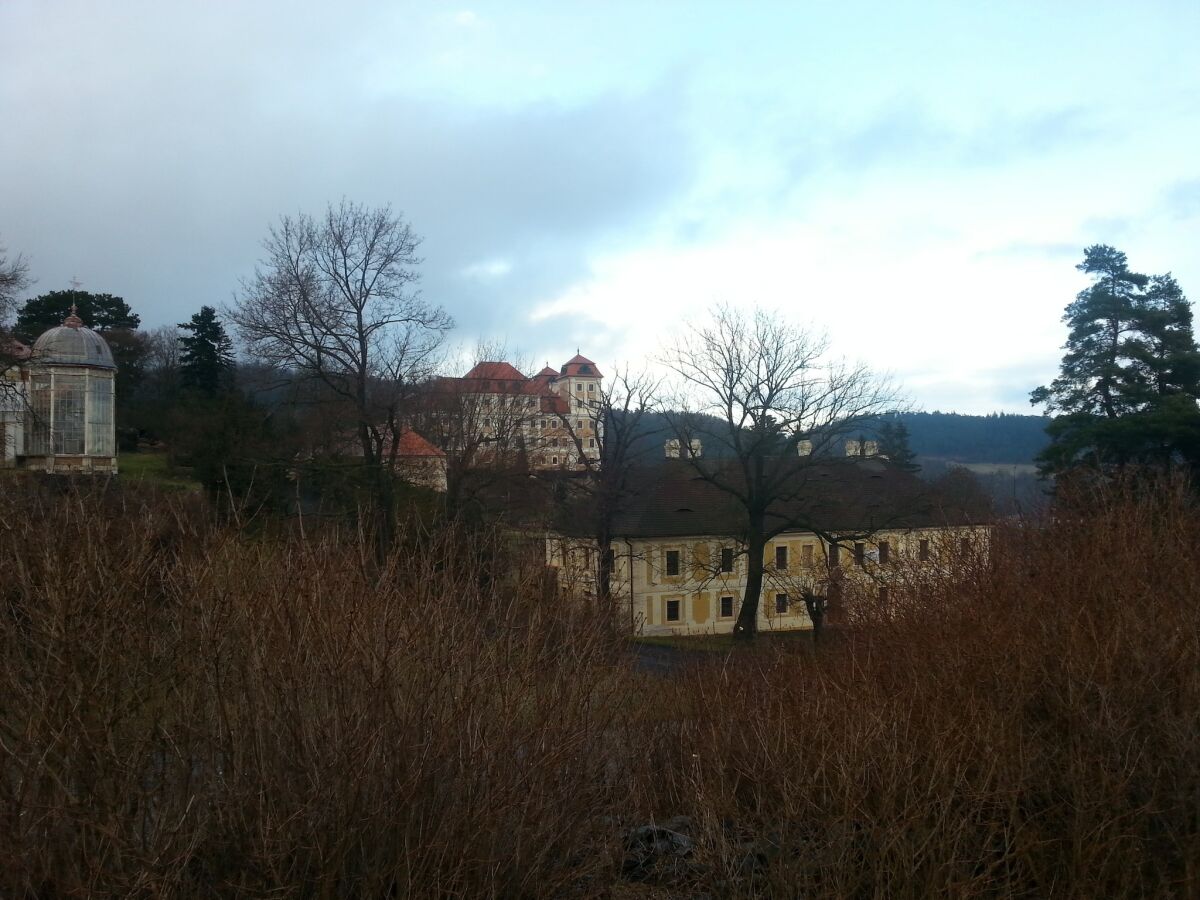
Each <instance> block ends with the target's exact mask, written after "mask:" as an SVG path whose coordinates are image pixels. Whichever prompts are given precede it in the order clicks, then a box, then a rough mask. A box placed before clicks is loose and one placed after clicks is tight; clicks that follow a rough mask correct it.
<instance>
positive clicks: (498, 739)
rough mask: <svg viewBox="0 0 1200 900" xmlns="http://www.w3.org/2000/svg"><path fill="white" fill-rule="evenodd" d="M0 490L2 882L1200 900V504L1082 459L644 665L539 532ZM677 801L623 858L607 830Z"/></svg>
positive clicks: (539, 893) (53, 890)
mask: <svg viewBox="0 0 1200 900" xmlns="http://www.w3.org/2000/svg"><path fill="white" fill-rule="evenodd" d="M187 502H188V501H180V500H177V499H170V500H168V499H161V498H157V497H154V496H150V495H140V494H137V493H135V492H132V491H129V490H125V491H116V490H113V489H110V490H108V491H95V492H88V491H78V490H74V489H71V490H63V491H60V492H56V493H53V494H52V493H50V492H47V491H46V490H44V489H40V490H39V489H34V488H31V487H30V488H21V489H19V490H14V491H10V492H8V493H7V494H5V495H4V496H3V497H0V895H3V896H12V897H52V896H145V897H150V896H154V897H158V896H167V897H193V896H273V897H275V896H311V897H378V896H397V897H399V896H406V897H433V896H443V897H451V896H454V897H482V896H498V897H553V896H612V895H614V893H615V895H617V896H638V895H640V894H639V893H638V892H640V891H648V892H649V893H647V894H646V895H647V896H654V895H656V894H654V893H653V892H654V891H658V892H659V893H658V894H657V896H677V895H678V896H689V895H690V894H692V893H694V892H699V891H705V892H708V893H709V894H710V895H712V896H785V897H790V896H827V897H860V896H862V897H866V896H887V897H916V896H922V897H924V896H930V895H949V896H1028V897H1043V896H1078V897H1098V896H1193V895H1196V894H1197V893H1198V892H1200V890H1198V888H1197V885H1198V884H1200V879H1198V877H1197V876H1198V873H1197V870H1196V867H1197V860H1200V840H1198V835H1200V628H1198V626H1200V575H1198V574H1197V573H1196V567H1195V565H1194V563H1193V557H1194V545H1195V542H1196V540H1197V537H1198V535H1200V527H1198V526H1200V515H1198V512H1197V508H1196V506H1195V504H1194V501H1193V499H1192V495H1191V494H1190V493H1189V491H1188V490H1187V488H1186V487H1184V486H1182V485H1178V484H1160V485H1158V486H1157V488H1156V489H1154V490H1147V489H1146V487H1145V486H1144V485H1140V486H1127V487H1125V488H1118V489H1113V490H1108V491H1098V492H1096V493H1095V494H1094V495H1092V496H1088V497H1077V498H1073V500H1072V502H1070V503H1064V504H1062V505H1061V506H1060V508H1059V511H1058V514H1057V516H1056V518H1055V519H1054V520H1052V521H1049V522H1046V523H1028V524H1025V525H1021V526H1005V527H1003V528H1001V529H1000V530H999V531H998V532H997V534H996V535H995V537H994V539H993V542H992V550H991V553H990V554H988V555H986V556H984V555H982V554H977V555H974V556H971V557H964V558H963V559H961V560H960V561H959V562H958V563H957V564H955V565H954V566H952V567H948V568H947V570H946V571H945V572H944V575H943V576H942V577H940V578H938V579H936V580H934V581H930V580H929V579H926V578H920V577H917V576H916V575H915V574H913V576H912V577H910V578H907V579H906V578H905V577H902V576H904V575H905V573H903V572H897V573H896V581H897V583H898V584H903V585H906V587H897V588H896V589H895V590H894V591H893V592H892V594H891V595H890V596H889V598H888V606H887V608H879V607H872V606H871V605H869V604H868V603H866V602H862V603H860V604H859V605H858V606H857V607H856V608H855V609H854V617H853V620H854V623H855V627H854V630H853V632H852V633H851V634H850V636H849V637H847V638H846V639H845V640H842V641H839V642H831V644H830V646H828V647H825V648H817V649H815V650H814V649H813V648H812V647H811V646H810V645H809V642H807V641H787V642H775V643H771V642H768V641H763V642H762V646H760V647H758V648H755V649H754V650H753V651H751V652H741V651H737V652H734V653H733V654H731V655H729V656H728V657H707V658H706V659H707V660H708V661H705V662H702V663H695V664H689V665H683V666H681V667H680V668H679V670H678V671H677V672H676V673H675V674H674V675H672V676H671V677H667V678H663V677H658V676H647V675H641V674H639V673H638V672H637V671H636V670H635V669H634V668H633V667H632V665H631V663H630V661H629V659H628V655H627V654H625V653H623V651H622V649H621V648H620V647H619V646H615V645H614V643H613V642H612V640H611V638H606V637H605V636H604V635H605V634H606V628H605V627H604V622H603V621H602V620H601V617H599V616H597V615H595V614H594V612H590V611H588V610H586V609H582V608H579V607H577V606H574V605H570V604H566V603H564V602H561V601H558V600H556V599H555V598H554V595H553V592H552V590H550V588H549V585H548V584H547V581H546V579H545V576H544V573H543V572H542V570H541V566H540V557H539V555H538V552H537V548H536V547H533V548H531V547H528V546H525V545H522V544H520V543H518V542H515V541H514V540H512V539H511V538H510V537H507V536H505V535H501V534H495V533H492V534H486V533H483V534H481V533H477V532H471V533H468V532H464V531H461V530H457V529H455V528H453V527H449V526H447V527H446V528H445V529H444V530H442V531H440V532H438V533H435V534H418V533H409V534H406V535H405V536H404V537H403V539H402V541H401V546H400V548H399V549H398V551H397V553H396V554H395V555H394V557H393V559H392V560H391V561H390V563H389V565H388V567H387V568H386V570H385V571H383V572H380V571H378V569H377V568H376V567H375V565H374V563H373V560H372V559H371V554H370V552H369V549H370V543H369V542H368V541H364V540H362V539H360V538H359V537H358V536H356V535H353V534H339V533H337V532H333V531H325V532H322V533H319V534H313V533H312V532H309V533H308V534H307V536H306V537H305V538H303V539H302V538H300V537H299V536H297V535H295V534H291V533H285V532H283V531H280V532H278V533H276V532H274V531H272V530H271V529H260V530H258V531H256V532H254V533H245V532H239V531H237V530H235V529H233V528H231V527H227V526H217V525H214V524H212V522H211V521H210V519H209V516H208V515H207V513H206V512H205V511H204V510H203V509H200V508H195V507H189V506H187V505H186V503H187ZM676 815H684V816H687V817H688V818H689V819H690V823H687V824H679V825H678V827H680V828H682V829H684V830H686V831H688V832H689V834H690V837H692V838H693V839H694V841H695V842H696V849H695V852H694V854H693V855H692V857H691V858H690V859H689V860H687V864H686V865H684V866H676V867H669V866H664V867H662V868H661V869H656V868H654V867H650V868H649V869H648V870H640V871H639V872H637V873H636V874H637V876H638V877H641V878H646V879H649V880H651V881H652V882H653V881H656V880H657V881H658V884H657V885H656V886H653V887H650V888H647V887H645V886H641V885H631V884H629V883H628V882H627V881H623V878H625V879H627V878H628V877H631V873H630V872H629V871H626V872H625V873H624V875H623V874H622V867H621V863H622V856H623V852H624V851H623V848H622V846H621V837H622V833H623V832H624V830H625V829H626V828H628V827H629V826H631V825H636V824H639V823H643V822H648V821H653V820H657V821H662V820H664V819H666V818H667V817H669V816H676Z"/></svg>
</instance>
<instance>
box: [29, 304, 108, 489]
mask: <svg viewBox="0 0 1200 900" xmlns="http://www.w3.org/2000/svg"><path fill="white" fill-rule="evenodd" d="M25 369H26V385H27V388H26V389H27V397H28V403H27V405H26V412H25V428H24V432H25V433H24V435H23V437H24V442H23V443H24V447H23V448H22V449H23V452H21V454H20V455H21V456H22V457H23V458H22V459H21V460H20V464H22V465H24V466H25V467H26V468H30V469H39V470H43V471H46V472H63V473H67V472H111V473H115V472H116V471H117V434H116V419H115V417H114V415H113V405H114V400H115V395H114V391H113V377H114V376H115V375H116V371H117V366H116V363H114V362H113V356H112V351H111V350H110V349H109V347H108V344H107V342H105V340H104V338H102V337H101V336H100V335H98V334H97V333H96V332H94V331H92V329H90V328H87V327H85V326H84V324H83V320H82V319H80V318H79V316H78V315H76V314H75V309H74V307H72V309H71V315H69V316H67V318H66V319H64V320H63V323H62V325H59V326H58V327H57V328H51V329H50V330H49V331H47V332H45V333H44V334H43V335H42V336H41V337H39V338H38V339H37V340H36V341H34V344H33V347H32V348H31V350H30V353H29V358H28V361H27V363H26V366H25Z"/></svg>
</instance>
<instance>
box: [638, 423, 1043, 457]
mask: <svg viewBox="0 0 1200 900" xmlns="http://www.w3.org/2000/svg"><path fill="white" fill-rule="evenodd" d="M704 418H708V417H704ZM897 418H899V420H900V421H901V422H903V423H904V426H905V427H906V428H907V429H908V437H909V446H910V447H911V448H912V451H913V452H914V453H915V454H917V456H918V457H921V458H927V459H936V460H941V461H944V462H961V463H997V464H1001V465H1030V464H1032V463H1033V460H1034V457H1036V456H1037V455H1038V453H1039V452H1041V450H1042V448H1043V447H1045V446H1046V442H1047V438H1046V423H1047V422H1049V421H1050V420H1049V419H1048V418H1045V417H1043V416H1018V415H1011V414H1009V413H993V414H991V415H987V416H966V415H960V414H959V413H943V412H932V413H902V414H900V415H899V416H898V417H897ZM711 421H712V423H713V425H714V426H716V427H717V428H718V429H719V427H720V426H719V422H718V420H716V419H712V420H711ZM702 427H703V426H702ZM641 431H642V433H643V435H644V440H645V441H646V444H645V445H644V446H646V447H653V448H654V450H653V452H654V453H661V448H662V445H663V442H664V441H666V440H667V439H669V438H670V437H671V434H672V433H671V429H670V427H669V426H668V425H667V421H666V419H665V418H664V417H663V416H662V415H660V414H658V413H649V414H647V415H646V417H645V418H644V419H643V420H642V428H641ZM871 432H872V430H871V429H870V428H864V429H863V436H864V437H872V436H873V435H872V433H871ZM705 455H708V456H720V455H723V454H722V448H721V447H719V446H718V445H716V444H715V442H714V443H713V444H711V445H706V446H705ZM918 462H920V459H918Z"/></svg>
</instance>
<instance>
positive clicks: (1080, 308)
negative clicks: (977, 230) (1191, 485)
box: [1030, 244, 1200, 473]
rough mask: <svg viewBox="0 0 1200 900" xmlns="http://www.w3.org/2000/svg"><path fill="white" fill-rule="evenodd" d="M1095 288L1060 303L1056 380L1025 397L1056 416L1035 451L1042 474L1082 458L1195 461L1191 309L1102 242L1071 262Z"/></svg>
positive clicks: (1197, 425) (1199, 373)
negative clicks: (1064, 327) (1064, 333)
mask: <svg viewBox="0 0 1200 900" xmlns="http://www.w3.org/2000/svg"><path fill="white" fill-rule="evenodd" d="M1077 268H1078V269H1079V270H1080V271H1082V272H1087V273H1088V274H1090V275H1093V276H1094V278H1095V280H1094V281H1093V283H1092V285H1091V286H1090V287H1088V288H1086V289H1084V290H1083V291H1081V292H1080V293H1079V295H1078V297H1077V298H1076V300H1075V302H1073V303H1071V304H1070V305H1069V306H1067V308H1066V312H1065V313H1064V315H1063V321H1065V322H1066V323H1067V324H1068V325H1069V326H1070V332H1069V334H1068V337H1067V343H1066V346H1065V349H1066V351H1067V352H1066V354H1065V355H1064V356H1063V361H1062V368H1061V371H1060V374H1059V376H1058V378H1056V379H1054V381H1053V382H1051V383H1050V384H1049V385H1048V386H1045V387H1039V388H1038V389H1037V390H1035V391H1034V392H1033V393H1032V394H1031V395H1030V400H1031V402H1033V403H1044V404H1046V407H1047V409H1048V410H1050V411H1051V412H1057V413H1059V415H1058V416H1057V417H1056V418H1055V419H1054V420H1053V421H1052V422H1051V423H1050V425H1049V426H1048V427H1047V429H1046V431H1047V434H1049V436H1050V441H1051V443H1050V445H1049V446H1048V447H1047V448H1046V450H1045V451H1043V453H1042V454H1041V456H1040V457H1039V460H1040V462H1041V464H1042V470H1043V472H1045V473H1055V472H1061V471H1064V470H1066V469H1069V468H1071V467H1073V466H1075V465H1078V464H1080V463H1095V464H1098V465H1101V466H1110V465H1115V466H1123V465H1125V464H1127V463H1141V464H1158V465H1169V464H1171V463H1172V462H1173V461H1175V460H1179V459H1182V460H1186V461H1188V462H1190V463H1193V464H1195V463H1198V462H1200V408H1198V407H1197V401H1198V400H1200V351H1198V349H1197V346H1196V338H1195V335H1194V334H1193V331H1192V311H1191V305H1190V304H1189V303H1188V301H1187V298H1186V297H1184V295H1183V291H1182V290H1181V289H1180V287H1179V285H1178V284H1177V283H1176V282H1175V279H1174V278H1172V277H1171V275H1169V274H1167V275H1156V276H1147V275H1142V274H1139V273H1136V272H1132V271H1130V269H1129V266H1128V262H1127V260H1126V257H1125V254H1124V253H1122V252H1120V251H1119V250H1116V249H1114V248H1113V247H1109V246H1106V245H1101V244H1098V245H1095V246H1092V247H1088V248H1087V249H1086V250H1085V251H1084V261H1083V262H1082V263H1081V264H1080V265H1079V266H1077Z"/></svg>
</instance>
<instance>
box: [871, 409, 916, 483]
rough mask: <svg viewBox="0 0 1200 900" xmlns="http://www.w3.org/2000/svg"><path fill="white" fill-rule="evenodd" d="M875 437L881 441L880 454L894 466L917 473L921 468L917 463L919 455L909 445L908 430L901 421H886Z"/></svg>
mask: <svg viewBox="0 0 1200 900" xmlns="http://www.w3.org/2000/svg"><path fill="white" fill-rule="evenodd" d="M875 437H876V438H877V439H878V441H879V452H880V453H881V454H883V455H884V456H886V457H887V458H888V459H889V460H891V462H892V464H893V465H895V466H898V467H899V468H901V469H903V470H904V471H906V472H916V471H918V470H919V469H920V468H921V467H920V466H919V465H917V462H916V459H917V454H915V453H913V451H912V448H911V447H909V445H908V428H907V427H906V426H905V424H904V423H903V422H902V421H900V419H884V420H883V422H882V423H880V425H879V429H878V431H877V432H876V434H875Z"/></svg>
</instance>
